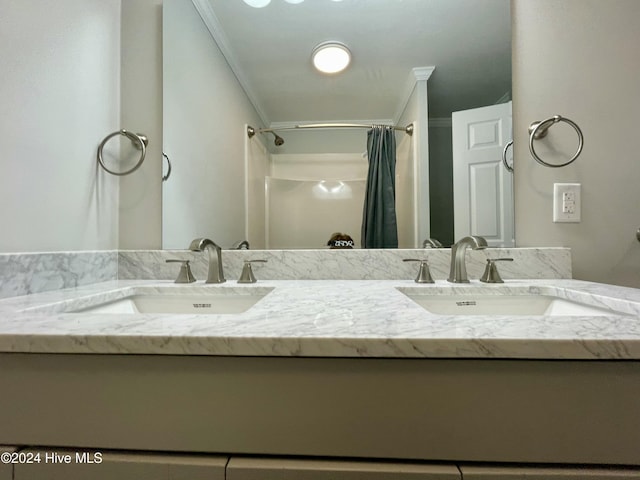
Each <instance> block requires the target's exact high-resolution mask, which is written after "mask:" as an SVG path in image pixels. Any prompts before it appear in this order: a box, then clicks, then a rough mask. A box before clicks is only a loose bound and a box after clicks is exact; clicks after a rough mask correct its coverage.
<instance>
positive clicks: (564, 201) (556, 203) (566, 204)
mask: <svg viewBox="0 0 640 480" xmlns="http://www.w3.org/2000/svg"><path fill="white" fill-rule="evenodd" d="M581 208H582V201H581V198H580V184H579V183H554V184H553V221H554V222H555V223H579V222H580V210H581Z"/></svg>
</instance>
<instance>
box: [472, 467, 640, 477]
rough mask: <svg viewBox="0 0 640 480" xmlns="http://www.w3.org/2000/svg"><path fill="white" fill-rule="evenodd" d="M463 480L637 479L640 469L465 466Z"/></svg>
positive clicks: (639, 475)
mask: <svg viewBox="0 0 640 480" xmlns="http://www.w3.org/2000/svg"><path fill="white" fill-rule="evenodd" d="M460 471H461V472H462V478H463V479H464V480H631V479H633V480H638V479H639V478H640V469H613V468H612V469H604V468H575V467H567V468H562V467H556V468H550V467H549V468H547V467H537V468H536V467H531V468H519V467H465V466H461V467H460Z"/></svg>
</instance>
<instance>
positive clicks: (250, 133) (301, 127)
mask: <svg viewBox="0 0 640 480" xmlns="http://www.w3.org/2000/svg"><path fill="white" fill-rule="evenodd" d="M374 126H375V125H365V124H361V123H308V124H305V125H293V126H291V127H276V128H259V129H257V130H256V129H254V128H253V127H247V135H248V136H249V138H251V137H253V136H254V135H255V134H256V133H268V132H276V131H280V130H304V129H307V128H373V127H374ZM390 126H391V125H390ZM391 127H392V128H393V129H394V130H400V131H403V132H405V133H406V134H407V135H413V123H410V124H409V125H407V126H406V127H397V126H395V125H393V126H391Z"/></svg>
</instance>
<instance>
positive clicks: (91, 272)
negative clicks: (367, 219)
mask: <svg viewBox="0 0 640 480" xmlns="http://www.w3.org/2000/svg"><path fill="white" fill-rule="evenodd" d="M500 257H510V258H513V259H514V261H513V262H504V263H501V264H500V265H499V270H500V274H501V276H502V278H504V279H532V278H538V279H568V278H571V251H570V249H568V248H490V249H486V250H482V251H471V250H470V251H468V253H467V270H468V272H469V277H470V278H473V279H478V278H480V276H481V275H482V272H483V271H484V268H485V265H486V259H487V258H500ZM170 258H178V259H182V260H190V261H191V266H192V270H193V274H194V275H195V277H196V278H197V279H198V280H204V279H205V278H206V277H207V268H208V264H207V262H208V260H207V254H206V253H203V252H192V251H189V250H120V251H117V250H107V251H76V252H45V253H6V254H0V298H8V297H15V296H20V295H28V294H31V293H40V292H46V291H51V290H60V289H64V288H72V287H79V286H83V285H89V284H93V283H100V282H105V281H110V280H117V279H120V280H137V279H147V280H173V279H175V278H176V277H177V275H178V270H179V266H178V265H177V264H175V263H166V260H167V259H170ZM405 258H417V259H426V260H428V262H429V266H430V270H431V274H432V275H433V278H435V279H436V280H442V279H446V278H447V277H448V275H449V264H450V259H451V250H450V249H448V248H442V249H414V250H394V249H384V250H382V249H371V250H361V249H354V250H342V249H334V250H331V249H324V250H223V252H222V260H223V262H222V263H223V266H224V272H225V277H226V278H227V280H237V279H238V278H239V277H240V272H241V271H242V266H243V263H244V261H245V260H256V259H258V260H267V263H256V264H254V265H253V271H254V273H255V276H256V277H257V278H258V279H259V280H260V279H262V280H332V279H335V280H405V279H412V278H415V276H416V275H417V272H418V264H416V263H412V262H403V261H402V260H403V259H405Z"/></svg>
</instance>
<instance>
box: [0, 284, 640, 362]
mask: <svg viewBox="0 0 640 480" xmlns="http://www.w3.org/2000/svg"><path fill="white" fill-rule="evenodd" d="M255 288H260V289H262V291H266V290H268V289H272V290H271V291H270V293H268V294H267V295H266V296H265V297H264V298H262V299H261V300H260V301H259V302H258V303H256V304H255V305H254V306H253V307H252V308H250V309H249V310H247V311H246V312H244V313H238V314H218V315H209V314H135V315H131V314H116V313H65V312H66V311H67V310H68V309H69V308H70V305H75V307H78V306H83V305H84V306H88V305H91V304H92V303H93V302H96V301H98V300H102V301H104V300H107V299H112V298H117V297H123V296H126V295H128V294H131V293H132V292H135V291H136V289H138V290H140V289H143V290H144V291H145V293H153V292H155V291H160V290H162V291H163V292H166V290H167V289H175V290H172V291H175V292H181V291H182V292H184V291H186V289H191V291H193V292H195V293H204V292H214V293H215V292H217V293H222V292H240V293H243V292H245V293H246V292H249V291H252V290H251V289H255ZM401 290H404V291H405V292H413V293H420V294H432V293H433V294H447V293H462V294H469V293H478V292H483V293H486V294H504V293H511V294H550V295H555V296H559V297H563V298H566V299H569V300H571V299H573V300H580V301H582V302H583V303H588V304H590V305H593V306H607V307H610V308H612V309H614V310H616V311H618V312H620V313H619V314H607V315H599V316H591V315H572V316H566V315H557V316H542V315H537V316H530V315H510V316H509V315H491V316H487V315H469V316H467V315H436V314H432V313H429V312H428V311H427V310H425V309H424V308H422V307H421V306H419V305H418V304H417V303H415V302H414V301H412V300H411V299H410V298H409V297H407V296H406V295H404V294H403V293H402V291H401ZM141 291H142V290H141ZM0 352H28V353H84V354H87V353H88V354H165V355H238V356H240V355H242V356H247V355H248V356H284V357H300V356H310V357H369V358H371V357H386V358H514V359H627V360H629V359H640V290H638V289H632V288H624V287H617V286H612V285H604V284H598V283H592V282H583V281H578V280H564V279H548V280H507V281H505V283H504V284H498V285H487V284H483V283H480V282H478V281H472V282H471V283H470V284H462V285H454V284H451V283H448V282H446V281H436V283H435V284H422V285H421V284H416V283H414V282H413V281H411V280H406V281H405V280H363V281H360V280H336V281H331V280H273V281H260V282H258V283H256V284H251V285H240V284H237V283H236V282H234V281H228V282H227V283H224V284H221V285H205V284H203V283H202V282H197V283H194V284H190V285H176V284H174V283H172V282H170V281H150V280H120V281H109V282H104V283H98V284H93V285H88V286H84V287H78V288H71V289H64V290H58V291H52V292H46V293H39V294H33V295H25V296H20V297H13V298H8V299H4V300H0Z"/></svg>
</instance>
